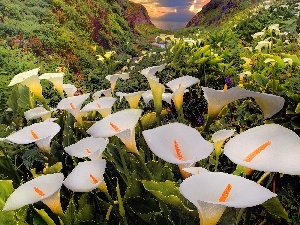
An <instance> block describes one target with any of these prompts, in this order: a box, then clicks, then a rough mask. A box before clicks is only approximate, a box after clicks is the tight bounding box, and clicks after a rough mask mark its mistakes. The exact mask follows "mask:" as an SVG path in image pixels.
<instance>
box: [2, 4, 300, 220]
mask: <svg viewBox="0 0 300 225" xmlns="http://www.w3.org/2000/svg"><path fill="white" fill-rule="evenodd" d="M246 3H248V1H247V2H246V1H245V2H244V4H246ZM123 4H126V2H125V3H123ZM0 9H1V10H0V12H1V15H0V17H1V21H0V54H1V56H0V77H1V84H2V92H1V93H0V99H1V106H0V110H1V113H0V122H1V132H0V133H1V137H2V138H5V137H7V136H8V135H10V134H12V133H13V132H15V131H17V130H20V129H21V128H23V127H26V126H27V125H31V124H34V123H36V122H40V119H39V118H35V119H34V120H33V122H32V121H29V120H27V119H25V118H24V112H25V111H27V110H29V109H32V108H34V107H36V106H43V107H45V108H46V109H49V110H50V109H52V108H56V107H57V105H58V103H59V102H61V101H62V100H63V99H66V96H65V95H64V94H62V95H59V94H57V92H56V91H55V90H54V89H53V88H52V84H51V83H50V82H48V81H45V80H41V84H42V86H43V97H42V98H41V97H37V96H35V95H34V94H33V93H32V92H31V91H30V90H29V88H28V87H27V86H24V85H21V84H18V85H15V86H13V87H8V84H9V82H10V81H11V79H12V77H13V76H14V75H16V74H18V73H20V72H24V71H28V70H30V69H34V68H36V67H39V68H40V71H39V73H40V74H43V73H45V72H55V71H62V72H64V78H63V79H64V83H72V84H74V85H75V86H76V87H77V95H81V94H84V93H91V94H93V93H95V92H96V91H100V90H102V89H107V88H109V87H111V85H112V83H110V81H109V79H108V78H107V79H105V78H106V76H107V75H112V74H121V73H123V72H124V73H128V74H129V77H130V78H129V79H126V80H121V81H120V80H118V81H117V85H116V87H115V90H114V91H113V92H112V93H111V94H112V96H113V97H115V98H116V99H117V101H116V102H115V103H114V106H113V113H112V115H113V114H114V113H117V112H121V111H122V110H123V109H126V108H128V107H129V105H128V102H127V101H125V100H122V99H121V98H119V97H118V96H120V93H118V92H126V93H133V92H138V91H146V90H148V89H150V87H151V84H149V83H148V82H150V81H149V79H150V78H149V77H147V72H145V71H143V69H145V68H148V67H152V66H158V65H165V66H163V67H164V68H163V70H161V71H160V70H158V72H157V73H156V74H155V76H157V77H159V82H160V85H158V86H157V87H160V88H162V86H164V85H162V84H166V83H167V82H169V81H171V80H173V79H176V78H180V77H184V76H187V75H189V76H192V77H194V78H197V79H199V82H198V83H197V84H194V85H193V86H191V87H189V92H185V94H184V97H183V105H182V108H180V107H178V106H177V105H175V102H176V100H174V99H173V102H171V101H170V102H168V101H166V102H163V103H162V105H161V108H160V110H159V109H158V108H159V107H158V105H157V104H158V103H157V100H154V101H153V102H152V101H151V102H150V103H146V100H145V98H144V101H139V105H138V106H139V108H140V109H142V110H143V115H142V116H141V118H140V120H139V122H138V124H137V125H136V129H135V136H136V137H135V139H136V144H137V148H138V149H137V150H138V154H136V152H134V151H133V150H132V149H131V147H132V146H131V147H130V146H129V147H128V146H127V145H126V144H125V145H124V144H123V142H121V141H120V140H119V139H118V138H117V137H110V143H109V144H108V145H107V148H106V150H105V151H104V152H103V154H102V157H103V159H105V160H106V163H107V164H106V171H105V174H104V180H105V183H106V186H107V189H106V190H105V189H104V190H103V187H102V188H99V190H98V189H95V190H93V191H89V192H84V193H81V192H73V191H71V190H69V189H68V188H66V187H65V186H62V187H61V194H60V197H61V204H62V209H63V214H62V213H55V212H54V211H51V210H49V208H47V207H46V206H45V205H43V204H42V203H41V202H39V203H36V204H33V205H29V206H26V207H22V208H21V209H20V210H16V211H8V212H0V223H3V224H5V223H8V224H9V223H10V224H62V223H64V224H100V223H101V224H132V223H135V224H197V223H199V218H198V213H197V210H196V207H195V206H194V205H192V204H191V203H190V202H188V201H187V200H186V199H185V198H184V197H183V196H182V195H181V193H180V191H179V189H178V187H179V185H180V184H181V182H182V180H183V177H182V174H181V171H180V170H179V168H178V167H177V165H176V164H173V163H170V162H166V161H164V160H162V159H160V158H159V157H157V156H156V155H155V154H153V152H152V151H151V150H152V149H150V147H149V146H147V143H146V141H145V138H144V136H143V131H144V130H147V129H150V128H154V127H159V126H161V125H164V124H168V123H172V122H176V121H179V122H181V123H184V124H186V125H189V126H190V127H193V128H195V130H197V131H199V132H200V133H201V135H202V136H203V137H204V138H205V139H206V140H209V141H211V142H212V134H213V133H215V132H216V131H219V130H222V129H234V130H235V132H236V136H237V135H238V134H239V133H242V132H244V131H247V130H249V129H250V128H253V127H256V126H259V125H262V124H270V123H276V124H280V125H282V126H284V127H286V128H289V129H290V130H292V131H294V132H295V133H297V134H298V135H299V134H300V131H299V128H300V117H299V112H300V87H299V79H300V78H299V77H300V72H299V71H300V70H299V68H300V57H299V55H300V36H299V33H300V16H299V14H300V4H299V3H297V1H293V0H283V1H277V2H275V3H274V2H272V3H271V2H270V1H269V2H263V3H261V4H260V5H256V6H255V7H254V6H253V5H252V3H251V4H250V2H249V7H245V6H243V10H242V11H235V12H232V13H230V14H229V16H228V17H226V16H225V17H224V18H223V19H222V20H221V21H219V22H218V26H217V27H216V26H214V25H212V26H207V25H205V26H204V25H203V26H198V27H193V28H188V29H182V30H180V31H178V32H177V33H175V38H174V37H173V36H172V35H168V36H164V35H161V36H160V37H159V38H157V39H156V41H158V42H160V44H167V46H166V48H159V47H156V46H157V45H150V44H149V43H148V42H149V41H151V42H152V41H153V42H154V37H155V36H157V32H160V31H159V30H158V29H154V28H153V27H152V26H147V25H139V26H137V27H136V28H135V30H134V31H133V30H132V29H131V28H130V26H129V25H128V23H127V22H126V21H125V19H124V15H123V11H122V5H121V6H120V3H119V2H118V1H114V0H111V1H102V0H98V1H80V0H77V1H63V0H53V1H52V0H47V1H39V0H36V1H31V3H27V2H26V1H6V0H4V1H1V3H0ZM147 41H148V42H147ZM144 75H145V76H144ZM224 85H225V87H227V88H228V90H230V88H233V87H241V88H245V89H247V90H251V91H255V92H259V93H267V94H272V95H276V96H281V97H283V98H284V99H285V103H284V106H283V108H282V109H281V110H280V111H279V112H278V113H277V114H275V115H273V116H272V117H271V118H268V119H266V118H264V117H263V114H262V112H261V111H262V110H261V108H260V107H261V105H260V104H258V103H257V101H256V99H254V98H251V97H248V98H244V99H240V100H237V101H234V102H231V103H229V104H226V106H224V107H223V108H222V111H221V112H220V113H219V114H218V115H217V116H216V117H215V118H214V119H213V120H212V118H210V117H209V115H208V104H209V103H208V102H207V100H206V98H205V96H204V94H203V90H202V88H201V87H210V88H214V89H217V90H222V89H223V88H224ZM179 88H180V86H179ZM152 91H153V90H152ZM166 91H167V92H168V93H169V94H170V93H171V92H170V90H169V89H166ZM92 101H93V100H91V99H89V102H92ZM84 105H87V100H86V101H85V103H84ZM73 107H74V106H73V105H72V104H71V108H73ZM7 108H10V110H8V111H7ZM57 110H58V109H57ZM67 111H68V110H67V109H66V110H62V108H60V109H59V110H58V111H57V112H52V114H53V116H55V117H57V118H58V119H57V121H56V123H57V124H59V125H60V127H61V130H60V131H59V133H58V134H57V135H56V136H55V137H54V138H53V140H52V144H51V151H50V153H49V152H42V151H40V150H39V148H38V147H37V146H36V145H35V144H34V143H32V144H27V145H19V144H13V145H12V144H8V143H4V142H3V143H2V142H1V145H0V147H1V154H0V168H1V174H0V175H1V179H2V180H1V181H0V182H1V183H0V185H1V189H2V190H1V191H0V198H1V202H0V207H1V208H2V207H3V206H4V204H5V201H6V200H7V198H8V196H9V195H10V194H11V193H12V192H13V190H14V189H16V188H18V187H19V186H20V185H21V184H23V183H25V182H26V181H28V180H31V179H32V178H34V177H37V176H38V175H40V174H52V173H58V172H62V173H63V174H64V176H68V174H70V172H71V171H72V169H73V168H74V167H75V166H76V165H78V164H79V163H80V162H85V161H90V160H89V159H87V158H84V159H80V158H77V157H75V156H70V155H68V154H67V153H66V152H65V151H64V149H65V148H66V147H68V146H70V145H72V144H75V143H76V142H78V141H79V140H81V139H84V138H86V137H88V136H89V135H88V134H87V130H88V128H90V127H91V126H92V124H95V121H101V120H102V119H103V120H104V119H105V118H104V116H100V115H99V114H96V111H94V112H91V113H88V114H84V115H83V116H82V121H81V120H79V119H78V118H77V117H76V116H74V115H73V114H72V115H71V114H70V113H68V112H67ZM111 126H112V127H114V126H115V125H111ZM115 130H118V128H116V127H115ZM133 133H134V132H133ZM32 136H34V135H32ZM227 140H228V139H227ZM189 141H192V140H189ZM176 143H177V142H176ZM175 148H176V145H175ZM177 148H178V146H177ZM177 148H176V149H177ZM196 165H197V166H202V167H205V168H206V169H208V170H210V171H222V172H226V173H229V174H231V173H233V174H235V175H240V176H245V177H247V178H248V179H251V180H253V181H255V182H259V183H260V184H261V185H263V186H264V187H266V188H268V189H270V190H272V191H274V192H276V193H277V194H278V197H277V198H274V199H273V201H267V202H266V203H264V204H263V205H259V206H255V207H251V208H247V210H245V211H244V210H240V209H235V208H230V207H228V208H227V209H226V211H225V212H224V214H223V216H222V218H221V219H220V221H219V224H298V223H299V202H300V197H299V194H298V188H299V185H300V181H299V177H298V175H288V174H283V173H267V174H266V175H267V176H265V174H264V173H263V172H262V171H255V172H254V173H253V174H246V172H245V171H244V170H243V169H241V168H240V167H239V166H237V165H236V164H234V163H233V162H231V161H230V160H229V159H228V158H227V157H226V156H225V155H224V154H222V153H221V154H220V155H217V154H216V150H215V151H214V152H213V153H212V154H211V155H210V156H209V157H207V158H205V159H202V160H200V161H198V162H197V164H196ZM262 178H264V179H262ZM201 223H203V222H201Z"/></svg>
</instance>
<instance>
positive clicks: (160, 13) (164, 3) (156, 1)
mask: <svg viewBox="0 0 300 225" xmlns="http://www.w3.org/2000/svg"><path fill="white" fill-rule="evenodd" d="M131 1H133V2H136V3H140V4H143V5H144V6H145V7H146V9H147V11H148V14H149V16H150V19H151V21H152V22H153V23H154V24H155V25H156V22H157V21H159V22H165V23H171V22H173V23H174V22H175V23H176V22H177V23H178V24H186V23H187V22H188V21H189V20H190V19H191V18H192V17H193V16H194V15H195V14H196V13H197V12H199V11H201V9H202V7H203V6H204V5H205V4H207V3H208V2H209V1H210V0H131ZM181 26H184V25H181Z"/></svg>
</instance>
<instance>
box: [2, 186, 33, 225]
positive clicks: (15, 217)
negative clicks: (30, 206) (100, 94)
mask: <svg viewBox="0 0 300 225" xmlns="http://www.w3.org/2000/svg"><path fill="white" fill-rule="evenodd" d="M13 191H14V188H13V185H12V181H11V180H0V224H7V225H8V224H18V225H23V224H27V223H26V222H25V219H26V211H27V208H25V207H23V208H22V209H20V210H18V211H2V209H3V207H4V205H5V202H6V200H7V199H8V197H9V196H10V195H11V193H12V192H13Z"/></svg>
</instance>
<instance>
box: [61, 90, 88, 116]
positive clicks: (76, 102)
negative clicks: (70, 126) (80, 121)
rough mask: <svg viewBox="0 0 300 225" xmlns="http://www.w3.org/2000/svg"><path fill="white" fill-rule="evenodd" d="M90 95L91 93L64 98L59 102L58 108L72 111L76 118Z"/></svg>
mask: <svg viewBox="0 0 300 225" xmlns="http://www.w3.org/2000/svg"><path fill="white" fill-rule="evenodd" d="M89 96H90V94H83V95H77V96H73V97H68V98H64V99H62V100H61V101H60V102H59V103H58V104H57V107H56V108H58V109H64V110H66V111H68V112H69V113H71V114H72V115H73V116H74V117H75V118H76V117H77V115H78V114H79V111H80V108H81V105H82V104H83V102H84V101H85V100H86V99H87V98H88V97H89Z"/></svg>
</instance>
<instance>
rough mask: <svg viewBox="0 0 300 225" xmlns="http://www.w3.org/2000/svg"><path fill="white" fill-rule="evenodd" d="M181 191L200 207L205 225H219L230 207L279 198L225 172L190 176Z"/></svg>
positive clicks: (256, 203)
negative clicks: (225, 211) (226, 209)
mask: <svg viewBox="0 0 300 225" xmlns="http://www.w3.org/2000/svg"><path fill="white" fill-rule="evenodd" d="M199 187H200V188H199ZM179 191H180V192H181V194H182V195H183V196H184V197H185V198H187V199H188V200H189V201H190V202H192V203H193V204H194V205H195V206H196V207H197V209H198V212H199V217H200V224H201V225H215V224H217V222H218V221H219V219H220V218H221V216H222V214H223V212H224V210H225V208H226V207H227V206H228V207H235V208H246V207H252V206H255V205H259V204H262V203H263V202H265V201H266V200H268V199H270V198H273V197H276V194H275V193H273V192H271V191H270V190H268V189H266V188H264V187H262V186H261V185H259V184H257V183H255V182H254V181H251V180H248V179H246V178H243V177H240V176H235V175H232V174H226V173H221V172H209V173H201V174H198V175H193V176H190V177H189V178H187V179H185V180H184V181H183V182H182V183H181V184H180V187H179Z"/></svg>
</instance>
